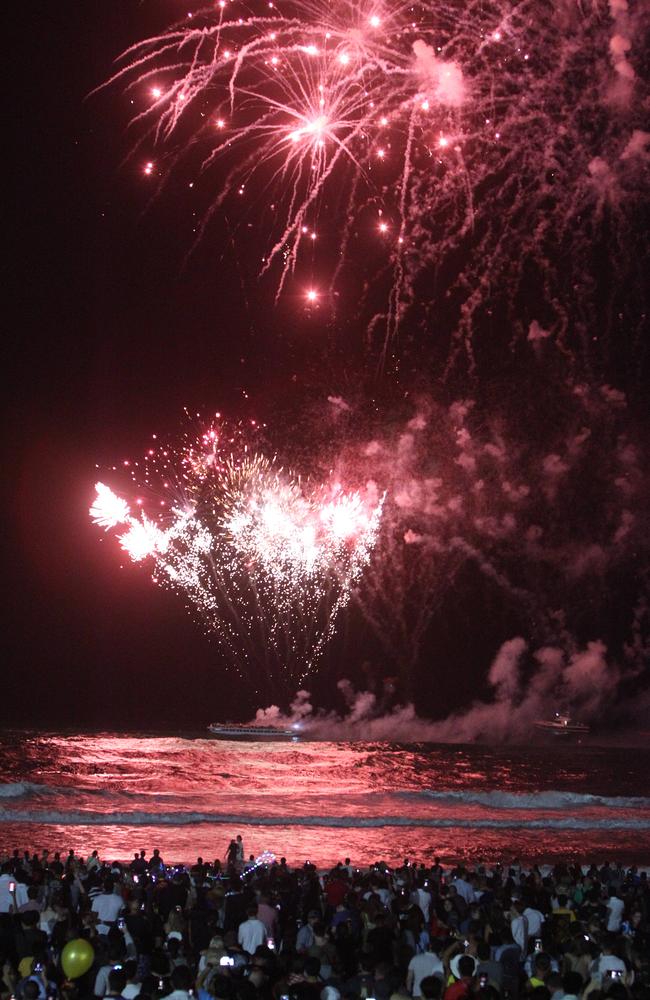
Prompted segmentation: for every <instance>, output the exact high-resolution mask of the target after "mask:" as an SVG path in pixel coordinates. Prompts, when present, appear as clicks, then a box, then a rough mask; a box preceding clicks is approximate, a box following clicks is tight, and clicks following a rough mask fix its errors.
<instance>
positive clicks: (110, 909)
mask: <svg viewBox="0 0 650 1000" xmlns="http://www.w3.org/2000/svg"><path fill="white" fill-rule="evenodd" d="M123 906H124V901H123V899H122V897H121V896H116V895H115V893H114V892H102V893H101V894H100V895H99V896H95V898H94V899H93V902H92V909H93V911H94V912H95V913H96V914H97V916H98V918H99V922H98V924H97V930H98V931H99V933H100V934H108V931H109V925H110V924H114V923H115V921H116V920H117V918H118V916H119V915H120V913H121V911H122V907H123Z"/></svg>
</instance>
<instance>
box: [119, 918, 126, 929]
mask: <svg viewBox="0 0 650 1000" xmlns="http://www.w3.org/2000/svg"><path fill="white" fill-rule="evenodd" d="M117 926H118V927H119V929H120V930H121V931H123V930H124V928H125V927H126V921H125V920H124V917H120V919H119V920H118V921H117Z"/></svg>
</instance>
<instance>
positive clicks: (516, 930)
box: [510, 916, 528, 955]
mask: <svg viewBox="0 0 650 1000" xmlns="http://www.w3.org/2000/svg"><path fill="white" fill-rule="evenodd" d="M510 930H511V931H512V940H513V941H514V942H515V944H518V945H519V947H520V948H521V954H522V955H525V954H526V947H527V944H528V920H527V919H526V917H525V916H521V917H519V916H517V917H513V918H512V920H511V921H510Z"/></svg>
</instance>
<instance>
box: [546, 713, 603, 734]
mask: <svg viewBox="0 0 650 1000" xmlns="http://www.w3.org/2000/svg"><path fill="white" fill-rule="evenodd" d="M533 725H534V727H535V729H536V730H537V731H538V732H540V733H548V734H549V735H551V736H560V737H567V736H586V735H587V734H588V733H589V726H588V725H587V724H586V723H584V722H576V721H575V719H572V718H571V717H570V716H569V715H561V714H560V712H556V713H555V717H554V718H553V719H539V720H538V721H537V722H533Z"/></svg>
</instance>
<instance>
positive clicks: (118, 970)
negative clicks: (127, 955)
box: [113, 965, 124, 972]
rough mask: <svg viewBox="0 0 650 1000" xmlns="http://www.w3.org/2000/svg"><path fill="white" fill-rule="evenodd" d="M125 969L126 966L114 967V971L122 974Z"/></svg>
mask: <svg viewBox="0 0 650 1000" xmlns="http://www.w3.org/2000/svg"><path fill="white" fill-rule="evenodd" d="M123 968H124V966H123V965H114V966H113V969H114V970H115V971H116V972H121V971H122V969H123Z"/></svg>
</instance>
